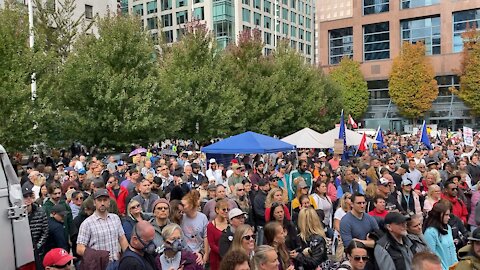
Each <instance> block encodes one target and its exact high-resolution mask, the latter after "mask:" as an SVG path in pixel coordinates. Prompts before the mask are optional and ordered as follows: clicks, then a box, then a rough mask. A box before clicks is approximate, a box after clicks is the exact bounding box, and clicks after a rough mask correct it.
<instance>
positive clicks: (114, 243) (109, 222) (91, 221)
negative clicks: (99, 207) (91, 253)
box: [77, 212, 125, 261]
mask: <svg viewBox="0 0 480 270" xmlns="http://www.w3.org/2000/svg"><path fill="white" fill-rule="evenodd" d="M122 235H125V232H124V231H123V227H122V222H121V221H120V218H119V217H118V216H117V215H115V214H111V213H109V214H108V216H107V218H106V219H103V218H101V217H100V216H98V215H97V213H96V212H95V213H93V215H91V216H89V217H88V218H87V219H85V221H84V222H82V224H81V225H80V230H79V232H78V238H77V244H82V245H85V246H86V247H89V248H92V249H96V250H106V251H109V252H110V258H109V259H110V261H113V260H119V259H120V243H119V238H120V237H121V236H122Z"/></svg>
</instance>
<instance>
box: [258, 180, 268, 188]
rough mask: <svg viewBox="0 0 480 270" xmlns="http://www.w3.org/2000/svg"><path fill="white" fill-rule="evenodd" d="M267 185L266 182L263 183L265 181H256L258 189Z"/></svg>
mask: <svg viewBox="0 0 480 270" xmlns="http://www.w3.org/2000/svg"><path fill="white" fill-rule="evenodd" d="M267 184H268V182H267V181H265V179H260V181H258V186H259V187H263V186H266V185H267Z"/></svg>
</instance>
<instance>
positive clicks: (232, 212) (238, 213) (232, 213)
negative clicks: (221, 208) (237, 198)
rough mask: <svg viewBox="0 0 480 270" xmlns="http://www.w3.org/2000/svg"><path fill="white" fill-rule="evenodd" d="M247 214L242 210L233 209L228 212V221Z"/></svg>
mask: <svg viewBox="0 0 480 270" xmlns="http://www.w3.org/2000/svg"><path fill="white" fill-rule="evenodd" d="M246 214H247V213H245V212H243V211H242V210H240V209H238V208H233V209H232V210H230V211H229V212H228V219H233V218H235V217H238V216H241V215H246Z"/></svg>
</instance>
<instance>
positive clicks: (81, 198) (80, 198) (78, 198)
mask: <svg viewBox="0 0 480 270" xmlns="http://www.w3.org/2000/svg"><path fill="white" fill-rule="evenodd" d="M75 200H83V197H77V198H75Z"/></svg>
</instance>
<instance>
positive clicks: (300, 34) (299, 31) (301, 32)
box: [298, 28, 305, 40]
mask: <svg viewBox="0 0 480 270" xmlns="http://www.w3.org/2000/svg"><path fill="white" fill-rule="evenodd" d="M304 33H305V31H304V30H303V29H301V28H298V38H299V39H301V40H303V39H304V35H303V34H304Z"/></svg>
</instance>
